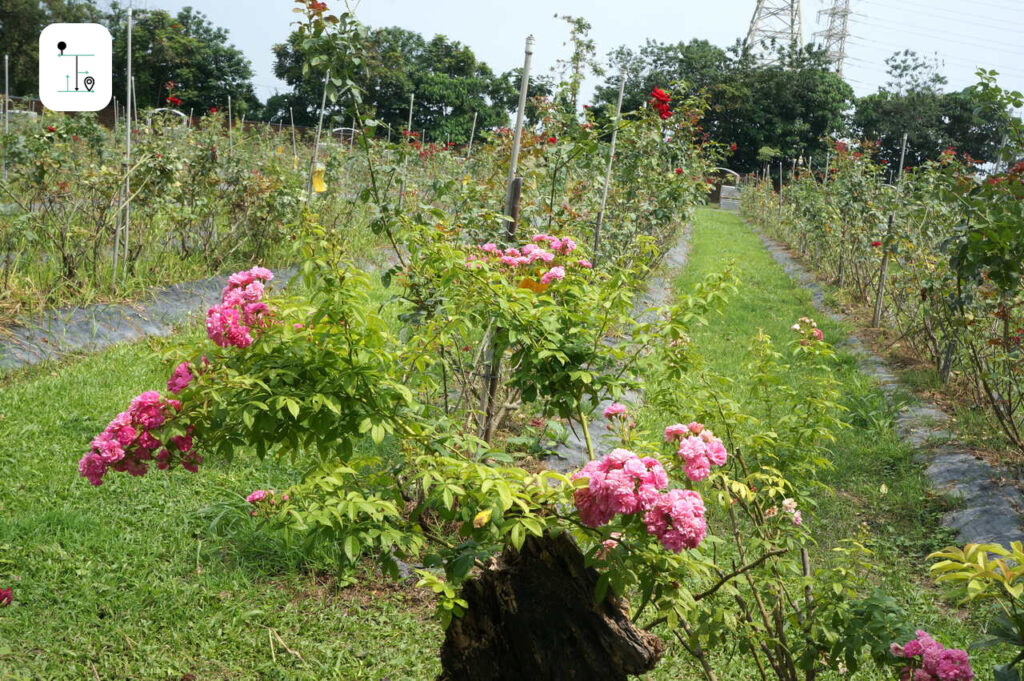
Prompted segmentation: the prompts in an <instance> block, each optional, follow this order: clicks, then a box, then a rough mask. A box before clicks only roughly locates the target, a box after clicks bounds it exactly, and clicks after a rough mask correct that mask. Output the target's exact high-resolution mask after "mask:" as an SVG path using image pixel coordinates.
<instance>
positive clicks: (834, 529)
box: [657, 208, 1008, 679]
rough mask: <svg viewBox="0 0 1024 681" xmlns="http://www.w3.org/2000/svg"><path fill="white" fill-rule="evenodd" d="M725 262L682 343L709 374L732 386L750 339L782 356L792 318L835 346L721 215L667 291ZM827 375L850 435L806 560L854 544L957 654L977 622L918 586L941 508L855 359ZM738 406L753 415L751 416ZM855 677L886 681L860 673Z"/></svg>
mask: <svg viewBox="0 0 1024 681" xmlns="http://www.w3.org/2000/svg"><path fill="white" fill-rule="evenodd" d="M730 263H731V264H732V267H733V269H734V271H735V272H736V273H737V275H738V276H739V278H740V279H741V281H742V283H741V284H740V288H739V294H738V295H736V296H733V297H732V299H731V300H730V302H729V303H728V304H727V306H726V307H725V308H724V310H723V311H722V314H721V315H712V316H711V317H710V323H709V325H708V326H707V327H704V328H701V329H698V330H697V331H696V332H695V333H693V334H692V337H693V341H694V345H695V346H696V347H697V348H699V351H700V352H701V354H702V355H703V356H704V357H705V358H706V360H707V361H708V363H709V365H710V366H711V367H712V368H713V369H714V370H715V371H717V372H719V373H721V374H723V375H725V376H728V377H729V378H731V379H734V380H736V381H739V382H742V381H743V380H744V376H743V372H742V367H743V365H744V364H745V363H746V362H747V361H748V358H747V356H746V355H747V348H748V346H749V343H750V340H751V339H752V337H753V336H754V335H755V334H756V333H757V331H758V330H759V329H763V330H764V331H765V332H766V333H768V335H770V336H771V337H772V338H773V339H774V340H775V341H777V343H778V344H779V346H780V347H782V344H783V343H784V342H786V341H788V340H789V337H790V336H791V335H792V332H791V331H790V330H789V327H790V326H791V325H792V324H793V322H795V321H796V320H797V319H798V318H800V317H802V316H809V317H814V318H815V319H816V320H817V321H818V324H819V326H820V327H821V328H822V330H823V331H824V333H825V338H826V340H827V341H828V342H830V343H832V344H839V343H841V341H842V339H843V338H844V337H845V335H846V333H845V330H844V328H843V326H842V324H840V323H838V322H835V321H833V320H831V319H828V318H825V317H824V315H820V314H815V310H814V307H813V305H812V303H811V295H810V293H809V292H808V291H806V290H805V289H803V288H801V287H800V286H799V285H798V284H797V283H796V282H794V281H793V280H792V279H790V278H789V276H788V275H787V274H786V273H785V271H784V270H783V269H782V268H781V267H780V266H779V265H778V264H777V263H776V262H775V261H774V259H773V258H772V257H771V255H770V254H769V253H768V252H767V251H766V250H765V249H764V247H763V245H762V244H761V241H760V240H759V239H758V237H757V235H756V234H754V233H753V232H752V231H751V229H750V227H749V226H747V225H746V224H745V223H743V221H742V220H740V218H739V217H738V216H736V215H733V214H730V213H726V212H722V211H718V210H715V209H710V208H708V209H702V210H700V211H699V212H698V214H697V218H696V225H695V230H694V236H693V240H692V250H691V254H690V263H689V266H688V267H687V269H686V270H684V271H683V272H682V273H681V274H680V276H679V277H678V278H677V281H676V285H677V290H678V291H680V292H682V291H686V290H688V289H689V288H691V287H692V286H693V285H694V284H695V283H697V282H699V281H700V280H701V279H703V277H704V276H706V275H707V274H709V273H711V272H714V271H718V270H720V269H721V268H723V267H725V266H727V265H729V264H730ZM837 376H838V378H839V379H840V381H841V383H842V388H841V389H842V394H843V397H842V403H843V405H844V406H845V407H846V408H847V409H848V410H849V411H848V412H846V420H847V421H848V422H849V423H850V424H851V425H852V426H853V427H852V428H849V429H846V430H844V431H842V432H841V433H840V434H839V436H838V440H837V442H836V443H835V444H834V446H833V447H832V455H831V460H832V462H833V464H834V466H835V467H834V469H832V470H830V471H827V472H826V473H825V474H824V476H823V478H822V482H824V483H826V484H827V485H829V486H830V487H832V488H833V492H832V493H825V492H821V493H815V495H816V496H817V499H816V500H817V502H818V508H817V509H816V511H815V512H814V513H812V514H810V516H809V518H810V520H809V522H810V523H812V525H811V527H812V528H814V536H815V538H816V540H817V541H818V542H820V546H819V547H818V549H817V550H816V551H815V553H816V554H817V555H818V556H819V560H822V558H821V557H822V556H824V557H825V558H827V553H828V550H829V549H830V548H831V547H832V546H835V545H837V544H838V542H839V541H840V540H841V539H842V538H844V537H856V538H858V539H860V540H862V541H864V542H865V543H866V544H867V545H868V546H869V547H870V548H871V549H872V550H873V552H874V557H873V561H874V563H875V564H876V565H877V566H878V567H879V570H878V573H877V574H878V577H877V586H878V589H879V590H880V591H882V592H884V593H886V594H888V595H891V596H894V597H895V598H897V600H899V601H900V602H901V603H902V604H903V605H904V607H905V608H907V610H908V612H909V613H910V616H911V617H912V618H913V625H914V626H916V627H919V628H923V629H927V630H929V631H930V632H931V633H932V634H934V635H935V636H936V637H937V638H939V640H941V641H942V642H944V643H945V644H947V645H949V646H952V647H966V646H967V644H968V643H970V642H971V641H974V640H976V639H977V638H979V635H978V634H979V626H980V624H981V622H982V621H983V619H984V615H983V614H982V613H978V614H975V615H973V616H970V615H969V614H968V613H965V612H958V611H956V610H955V608H954V607H953V604H954V603H955V601H944V600H942V599H941V598H940V591H939V590H938V589H936V588H934V586H933V584H932V583H931V581H930V580H929V579H928V577H927V566H928V563H927V562H926V561H925V556H926V555H927V554H928V553H930V552H931V551H934V550H937V549H939V548H942V547H945V546H947V545H949V544H951V543H953V537H952V533H951V532H950V531H948V530H946V529H944V528H940V526H939V517H940V515H941V513H942V512H943V511H945V510H946V509H947V508H948V507H947V505H946V502H945V501H944V500H943V499H939V498H936V497H935V496H934V495H933V494H932V493H931V492H930V490H929V483H928V481H927V479H926V477H925V476H924V474H923V471H922V468H921V465H920V464H918V463H915V462H914V461H913V457H912V451H911V450H910V449H909V448H908V447H907V446H906V445H905V444H903V443H901V442H900V440H899V438H898V437H897V435H896V433H895V422H894V414H893V412H892V410H891V409H890V408H889V406H888V405H887V403H886V401H885V398H884V396H883V395H882V393H881V392H880V391H879V390H877V388H876V387H875V386H874V385H873V383H872V381H871V380H870V379H868V378H867V377H865V376H864V375H863V374H862V373H861V372H860V370H859V369H858V368H857V362H856V358H855V357H854V356H853V355H851V354H850V353H848V352H845V351H843V350H842V349H841V348H840V349H839V367H838V371H837ZM747 407H748V408H749V409H751V411H752V412H754V413H756V411H757V408H758V407H757V405H747ZM883 485H884V488H883ZM883 490H884V491H883ZM997 655H998V653H997ZM1004 656H1005V653H1004ZM972 659H973V660H974V661H975V667H974V668H975V671H976V672H978V678H988V677H990V674H991V672H990V671H989V670H990V669H991V665H992V664H994V663H995V662H1005V661H1008V659H1007V660H1003V659H1000V658H998V657H993V656H992V653H991V652H989V651H979V652H978V653H976V654H972ZM748 673H749V674H753V671H752V670H749V669H744V667H743V666H742V665H739V666H737V667H736V668H735V669H734V670H733V674H734V675H735V676H734V678H742V677H743V676H744V675H745V674H748ZM726 676H728V674H727V675H726ZM657 678H665V679H669V678H671V676H670V675H665V676H664V677H662V676H660V675H658V676H657ZM751 678H753V677H752V676H751ZM857 678H863V679H874V678H877V679H888V678H891V677H890V676H888V675H885V674H882V673H880V672H878V671H873V670H862V671H861V672H859V673H858V675H857Z"/></svg>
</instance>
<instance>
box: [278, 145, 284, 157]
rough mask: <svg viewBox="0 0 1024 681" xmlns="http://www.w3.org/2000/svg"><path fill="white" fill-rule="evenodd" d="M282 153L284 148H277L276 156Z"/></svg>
mask: <svg viewBox="0 0 1024 681" xmlns="http://www.w3.org/2000/svg"><path fill="white" fill-rule="evenodd" d="M283 153H284V147H278V148H277V155H278V156H280V155H281V154H283Z"/></svg>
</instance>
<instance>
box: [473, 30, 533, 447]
mask: <svg viewBox="0 0 1024 681" xmlns="http://www.w3.org/2000/svg"><path fill="white" fill-rule="evenodd" d="M532 58H533V36H532V35H530V36H527V38H526V50H525V56H524V59H523V78H522V82H521V83H520V84H519V108H518V109H517V110H516V128H515V137H514V138H513V141H512V158H511V159H510V160H509V166H508V191H507V193H506V195H505V215H507V216H508V217H509V218H510V221H509V223H508V226H507V228H506V229H507V235H508V239H509V240H511V239H512V238H513V237H514V236H515V233H516V224H517V223H518V222H519V199H520V198H521V196H522V188H523V178H521V177H518V175H517V170H518V167H519V146H520V143H521V141H522V138H523V121H524V119H525V117H526V116H525V114H526V91H527V89H529V86H530V61H531V60H532ZM502 331H503V330H502V329H501V328H497V329H495V333H494V335H493V336H491V338H490V340H489V341H488V343H487V351H486V353H485V363H484V366H485V367H486V370H485V372H484V376H485V377H486V380H485V382H484V390H483V394H482V395H481V396H480V413H481V415H482V422H481V427H480V437H482V438H483V439H484V441H485V442H488V443H489V442H490V441H491V437H493V435H494V430H495V428H496V427H497V424H496V423H495V418H494V414H495V411H496V410H495V402H496V401H497V395H498V384H499V383H500V380H501V356H502V355H503V354H504V352H505V348H504V347H495V345H496V344H495V341H494V338H495V337H496V336H500V335H501V334H502Z"/></svg>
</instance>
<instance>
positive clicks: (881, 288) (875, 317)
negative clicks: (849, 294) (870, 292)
mask: <svg viewBox="0 0 1024 681" xmlns="http://www.w3.org/2000/svg"><path fill="white" fill-rule="evenodd" d="M892 222H893V214H892V213H889V224H888V226H887V227H886V229H885V236H884V237H882V239H883V241H882V249H883V251H882V266H881V267H880V268H879V269H878V290H877V291H875V310H874V313H873V314H872V315H871V326H872V327H873V328H876V329H877V328H878V325H879V324H881V323H882V297H883V295H884V294H885V275H886V273H887V271H888V269H889V239H890V234H892Z"/></svg>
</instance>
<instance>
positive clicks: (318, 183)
mask: <svg viewBox="0 0 1024 681" xmlns="http://www.w3.org/2000/svg"><path fill="white" fill-rule="evenodd" d="M313 191H315V192H316V193H317V194H321V193H323V192H325V191H327V183H326V182H324V168H323V166H317V167H316V168H314V169H313Z"/></svg>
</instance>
